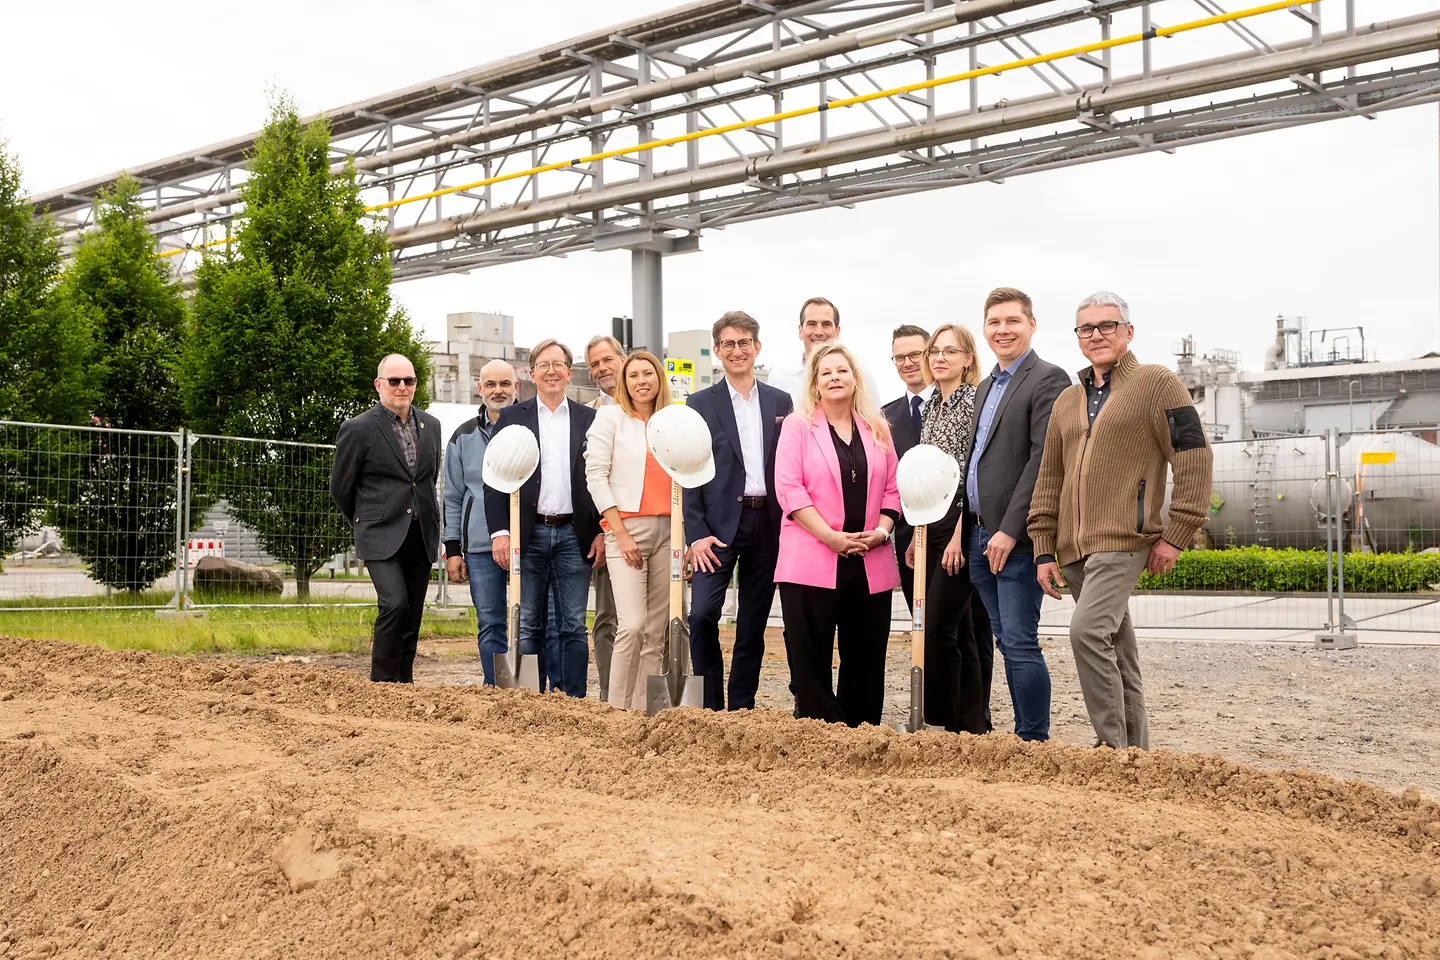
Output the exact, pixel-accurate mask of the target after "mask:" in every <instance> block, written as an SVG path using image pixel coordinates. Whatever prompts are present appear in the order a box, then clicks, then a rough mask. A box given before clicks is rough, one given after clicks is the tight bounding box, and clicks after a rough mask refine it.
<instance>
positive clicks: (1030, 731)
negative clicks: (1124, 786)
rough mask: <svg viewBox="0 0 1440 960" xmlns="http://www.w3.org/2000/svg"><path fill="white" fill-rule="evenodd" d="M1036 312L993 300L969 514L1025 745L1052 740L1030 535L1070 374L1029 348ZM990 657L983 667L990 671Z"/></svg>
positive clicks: (977, 565)
mask: <svg viewBox="0 0 1440 960" xmlns="http://www.w3.org/2000/svg"><path fill="white" fill-rule="evenodd" d="M1034 333H1035V315H1034V313H1033V311H1032V309H1031V303H1030V298H1029V297H1028V296H1026V295H1025V294H1024V293H1022V292H1021V291H1019V290H1016V289H1014V288H1013V287H1001V288H999V289H997V290H994V291H992V292H991V293H990V295H989V296H988V297H987V298H986V300H985V340H986V342H988V343H989V344H990V349H991V350H993V351H994V352H995V358H996V360H997V361H998V362H997V364H996V366H995V369H994V370H993V371H992V372H991V374H990V376H989V377H987V378H986V379H985V380H984V381H982V382H981V384H980V386H979V388H978V389H977V391H976V394H975V409H976V411H977V412H976V422H975V442H974V445H973V447H972V448H971V452H970V456H969V458H968V459H967V467H966V472H965V509H966V510H968V511H970V513H972V514H974V516H975V524H974V532H973V533H972V534H971V539H970V543H969V544H967V547H966V556H967V557H968V558H969V562H968V563H967V564H966V566H967V567H968V568H969V570H970V582H971V583H972V584H974V585H975V590H976V592H977V593H979V594H980V599H981V601H982V602H983V603H984V604H985V610H986V612H987V613H989V614H990V626H991V630H992V631H993V632H994V634H995V642H996V644H997V645H998V646H999V648H1000V654H1001V656H1002V657H1004V659H1005V683H1006V685H1007V686H1009V688H1010V700H1011V703H1012V704H1013V706H1014V712H1015V734H1016V736H1018V737H1020V738H1021V739H1022V740H1047V739H1049V737H1050V671H1049V668H1047V667H1046V666H1045V657H1044V655H1043V654H1042V653H1041V652H1040V637H1039V626H1040V604H1041V602H1042V601H1043V600H1044V593H1043V592H1042V591H1041V590H1040V587H1039V583H1038V582H1037V581H1036V579H1035V553H1034V549H1033V545H1032V544H1031V542H1030V537H1029V535H1028V532H1027V526H1028V520H1029V513H1030V495H1031V494H1032V493H1033V492H1034V490H1035V478H1036V476H1037V475H1038V474H1039V472H1040V455H1041V453H1042V452H1043V451H1044V449H1045V430H1046V428H1047V427H1048V426H1049V425H1050V409H1051V407H1053V406H1054V405H1055V398H1056V397H1058V396H1059V395H1060V391H1062V390H1064V389H1065V388H1066V387H1068V386H1069V385H1070V375H1069V374H1067V373H1066V372H1065V371H1064V370H1062V369H1061V368H1059V367H1057V366H1055V365H1054V364H1053V363H1046V362H1045V361H1044V360H1041V359H1040V358H1039V357H1038V356H1037V355H1036V354H1035V351H1034V350H1032V349H1031V348H1030V338H1031V337H1032V336H1033V335H1034ZM983 652H984V651H982V664H983V659H984V658H983Z"/></svg>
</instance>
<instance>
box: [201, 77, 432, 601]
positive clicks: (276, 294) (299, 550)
mask: <svg viewBox="0 0 1440 960" xmlns="http://www.w3.org/2000/svg"><path fill="white" fill-rule="evenodd" d="M329 145H330V132H329V127H328V125H327V124H326V123H325V122H324V121H316V122H314V123H311V124H308V125H307V124H303V123H301V121H300V117H299V115H298V114H297V113H296V111H295V106H294V104H293V103H292V102H290V101H289V100H288V99H282V100H281V101H280V102H278V103H277V104H276V105H275V106H274V108H273V109H272V112H271V116H270V120H269V122H268V123H267V124H266V126H265V129H264V131H263V132H262V133H261V135H260V138H259V139H258V140H257V141H256V144H255V153H254V155H253V156H252V157H251V158H250V161H249V169H250V178H249V179H248V180H247V181H246V182H245V184H244V185H243V186H242V187H241V188H240V193H241V197H242V199H243V201H244V204H245V206H244V212H243V213H242V214H241V216H240V217H239V218H238V222H237V224H236V228H237V229H236V234H235V239H234V242H233V243H232V244H230V245H229V246H228V247H227V248H226V249H225V250H224V252H222V253H219V254H217V255H211V256H209V257H207V258H206V260H205V261H204V262H203V263H202V264H201V265H200V267H199V269H198V270H197V271H196V292H195V301H194V330H193V335H192V337H191V339H190V345H189V348H188V350H187V353H186V359H185V375H184V383H185V400H186V409H187V412H188V414H189V420H190V424H191V426H192V428H194V429H196V430H197V431H200V432H203V433H208V434H220V435H226V436H233V437H260V438H266V439H271V440H275V441H299V442H305V443H333V442H334V439H335V435H336V433H337V432H338V431H339V429H340V424H341V422H342V421H344V420H345V419H346V418H347V417H351V416H354V415H355V414H357V413H360V412H361V411H363V410H365V409H366V408H367V407H369V406H371V405H372V404H373V403H375V401H376V396H375V390H374V385H373V384H374V379H375V369H376V367H377V366H378V364H379V362H380V360H381V358H382V357H384V356H385V355H386V354H388V353H403V354H405V355H407V356H408V357H410V358H411V359H412V360H413V361H414V363H415V368H416V373H417V375H418V377H419V378H420V386H419V390H418V394H419V396H418V397H417V402H418V403H421V404H424V403H425V402H426V397H425V394H426V393H427V388H426V386H425V385H426V384H427V382H428V376H427V373H428V367H429V363H428V357H427V355H426V353H425V349H424V346H423V344H422V343H421V341H420V340H419V339H418V338H417V337H416V335H415V332H414V330H413V329H412V328H411V326H410V322H409V319H408V318H407V317H406V316H405V314H404V312H403V311H402V310H400V309H398V308H396V307H394V306H393V305H392V303H391V300H390V280H391V265H390V260H389V254H388V251H387V247H386V242H385V236H384V233H383V230H382V228H381V226H380V225H378V224H375V223H370V224H367V223H366V220H365V213H364V209H363V205H362V204H361V201H360V189H359V186H358V184H357V182H356V179H355V174H354V171H353V170H352V169H346V170H345V171H344V172H342V173H340V174H338V175H335V174H332V173H331V171H330V154H329ZM201 443H202V444H206V445H207V446H208V449H209V451H210V452H208V453H206V454H205V455H203V456H201V457H200V458H199V460H198V461H197V471H200V472H201V476H202V478H203V479H204V480H205V482H206V483H208V484H209V485H210V489H212V490H213V491H214V493H215V495H216V496H217V497H223V498H224V499H225V500H227V501H229V503H230V507H231V512H232V515H233V516H234V517H235V519H237V520H239V521H241V522H242V523H245V524H247V525H248V526H250V527H252V528H253V529H254V530H255V531H256V533H257V535H258V537H259V539H260V542H261V544H262V545H263V546H264V548H265V549H266V551H268V552H269V553H270V554H271V555H272V556H274V557H276V558H278V559H280V560H282V561H284V562H287V563H290V564H292V565H293V566H294V568H295V576H296V580H297V586H298V589H299V592H300V594H301V596H308V594H309V581H310V574H311V573H313V572H314V571H315V570H316V569H318V568H319V566H320V565H321V564H322V563H324V562H325V561H326V560H327V559H328V558H329V557H330V556H332V555H334V554H335V553H338V552H340V551H341V550H344V549H346V548H347V547H348V546H349V544H350V540H351V533H350V528H349V526H348V525H347V524H346V523H345V522H344V520H343V519H342V518H341V517H340V516H339V514H338V513H337V512H336V510H335V507H334V505H333V504H332V503H331V501H330V495H329V491H328V484H329V471H330V460H331V458H330V456H329V455H328V453H327V454H325V455H323V456H322V455H320V452H319V451H307V450H306V449H297V448H294V447H287V446H285V445H283V444H280V443H272V444H244V443H238V442H233V441H232V442H223V443H221V442H215V441H205V440H202V441H201Z"/></svg>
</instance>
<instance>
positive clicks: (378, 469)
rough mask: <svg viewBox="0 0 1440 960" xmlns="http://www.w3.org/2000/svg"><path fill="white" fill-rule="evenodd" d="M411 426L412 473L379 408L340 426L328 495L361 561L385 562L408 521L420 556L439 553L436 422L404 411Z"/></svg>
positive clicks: (407, 527)
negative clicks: (416, 527) (414, 526)
mask: <svg viewBox="0 0 1440 960" xmlns="http://www.w3.org/2000/svg"><path fill="white" fill-rule="evenodd" d="M410 413H411V416H413V417H415V418H416V421H415V428H416V429H415V469H414V470H413V471H412V470H411V469H410V468H409V467H407V466H406V465H405V453H404V451H403V450H401V448H400V441H399V440H398V439H397V438H396V436H395V430H394V428H393V427H392V426H391V423H390V419H389V417H388V415H387V414H386V413H385V409H384V408H383V407H381V406H380V404H378V403H377V404H375V406H373V407H371V408H370V409H369V410H366V411H365V412H364V413H362V414H360V415H359V416H355V417H351V418H350V419H349V420H346V421H345V422H344V423H342V424H341V425H340V434H339V436H337V437H336V438H335V466H334V467H333V468H332V469H331V471H330V496H331V497H333V498H334V499H335V505H336V506H338V507H339V508H340V512H341V513H343V514H344V515H345V519H346V520H348V521H349V522H350V525H351V526H352V527H353V528H354V529H355V554H356V555H357V556H358V557H360V559H362V560H387V559H389V558H390V557H393V556H395V554H396V553H397V552H399V550H400V547H401V546H403V545H404V543H405V537H406V535H407V534H409V532H410V523H411V521H412V520H418V521H419V523H420V536H421V538H422V539H423V540H424V542H425V551H426V555H427V556H429V557H432V558H433V557H435V556H436V554H437V552H438V551H439V548H440V505H439V501H438V500H437V498H436V495H435V481H436V478H438V477H439V476H440V446H441V443H442V440H441V439H440V421H439V420H437V419H435V418H434V417H432V416H431V415H430V414H428V413H426V412H424V411H423V410H418V409H416V408H415V407H411V408H410Z"/></svg>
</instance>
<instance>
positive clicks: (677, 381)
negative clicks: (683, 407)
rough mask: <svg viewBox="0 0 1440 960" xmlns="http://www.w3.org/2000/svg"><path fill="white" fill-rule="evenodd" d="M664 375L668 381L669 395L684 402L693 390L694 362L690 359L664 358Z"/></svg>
mask: <svg viewBox="0 0 1440 960" xmlns="http://www.w3.org/2000/svg"><path fill="white" fill-rule="evenodd" d="M665 376H666V378H667V379H669V381H670V396H671V397H673V398H675V399H676V400H677V401H679V402H680V403H684V402H685V400H686V398H688V397H689V396H690V394H692V393H694V392H695V364H694V362H693V361H691V360H674V359H670V360H666V361H665Z"/></svg>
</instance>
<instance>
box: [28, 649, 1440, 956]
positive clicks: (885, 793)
mask: <svg viewBox="0 0 1440 960" xmlns="http://www.w3.org/2000/svg"><path fill="white" fill-rule="evenodd" d="M0 784H3V789H0V957H3V958H4V960H11V958H15V957H25V958H28V957H48V956H85V957H88V956H173V957H192V956H193V957H206V958H212V957H230V956H233V957H246V958H251V957H281V956H287V957H288V956H296V957H357V958H358V957H365V958H370V957H392V956H393V957H408V956H427V957H428V956H446V957H496V958H509V957H514V958H521V957H524V958H530V957H547V956H548V957H560V956H565V957H596V958H599V957H616V958H622V957H623V958H634V957H670V956H685V957H726V958H732V957H754V958H769V957H797V958H799V957H807V958H808V957H841V956H845V957H866V958H868V957H875V958H882V957H883V958H891V957H926V958H929V957H935V958H940V957H974V958H990V957H1004V956H1018V957H1027V958H1029V957H1036V958H1050V957H1054V958H1071V957H1075V958H1092V957H1093V958H1106V960H1110V958H1123V957H1141V958H1147V960H1151V958H1153V960H1160V958H1167V960H1168V958H1199V957H1237V958H1239V957H1245V958H1256V960H1275V958H1291V957H1305V958H1342V957H1344V958H1349V957H1365V956H1378V957H1415V958H1433V957H1437V956H1440V897H1437V893H1436V883H1437V880H1440V876H1437V874H1440V865H1437V853H1440V807H1437V806H1436V805H1435V804H1434V803H1432V802H1431V801H1429V800H1427V799H1425V798H1424V797H1422V796H1421V795H1420V794H1419V792H1418V791H1413V790H1412V791H1408V792H1406V793H1402V794H1396V793H1391V792H1387V791H1384V790H1381V789H1379V788H1376V787H1373V786H1370V785H1367V784H1363V783H1358V782H1339V781H1336V780H1333V779H1330V778H1328V777H1325V776H1321V775H1318V774H1312V773H1305V772H1288V773H1266V772H1261V771H1257V770H1255V769H1252V768H1249V767H1245V766H1240V765H1236V764H1233V763H1229V762H1226V761H1224V760H1221V759H1219V758H1216V757H1197V756H1191V755H1183V754H1173V753H1169V752H1166V751H1164V750H1159V751H1156V752H1154V753H1151V754H1148V755H1146V754H1139V753H1136V752H1124V753H1114V752H1112V751H1108V750H1099V751H1095V750H1086V749H1082V748H1078V747H1073V746H1064V745H1061V744H1046V745H1039V746H1036V745H1026V744H1021V743H1019V742H1018V741H1016V740H1014V739H1013V738H1010V737H999V736H991V737H984V738H973V737H963V736H951V735H947V734H943V733H931V732H926V733H922V734H919V735H905V734H896V733H893V732H891V731H888V730H881V729H874V728H867V729H863V730H845V729H839V728H835V727H827V726H825V725H822V724H819V723H816V722H810V721H795V720H793V719H791V718H790V717H789V716H787V715H785V714H784V713H782V712H780V711H765V710H762V711H756V712H752V713H749V714H745V715H728V716H716V715H711V714H705V713H702V712H700V711H691V710H685V711H672V712H669V713H666V714H664V715H662V716H660V717H657V718H654V719H647V718H644V717H640V716H636V715H632V714H628V713H622V712H619V711H613V710H610V709H609V708H607V707H604V706H601V705H599V704H597V703H595V702H593V701H573V700H567V699H565V698H562V697H559V696H547V697H539V696H536V695H533V694H526V693H520V692H516V691H495V690H485V689H482V688H479V687H473V686H467V687H457V686H449V687H429V688H399V687H389V686H384V687H382V686H375V685H371V684H369V683H368V682H366V681H364V680H362V679H360V678H358V677H356V676H354V675H353V674H351V673H349V672H346V671H342V670H333V669H325V668H321V667H316V666H307V665H302V664H254V663H237V662H228V661H214V660H196V659H164V658H160V657H156V656H153V655H149V654H136V653H108V652H104V651H101V650H97V649H93V648H88V647H83V646H74V645H67V644H55V643H44V642H36V641H24V640H0Z"/></svg>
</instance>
